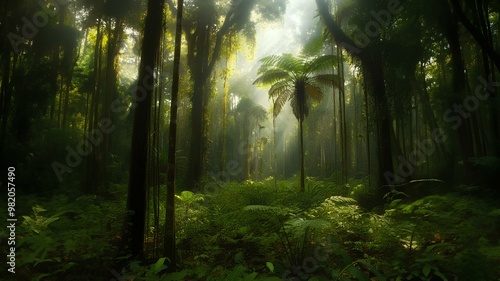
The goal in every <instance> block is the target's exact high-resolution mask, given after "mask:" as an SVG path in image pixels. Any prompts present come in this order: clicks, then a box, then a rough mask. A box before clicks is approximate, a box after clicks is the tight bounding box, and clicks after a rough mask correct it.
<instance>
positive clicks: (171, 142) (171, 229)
mask: <svg viewBox="0 0 500 281" xmlns="http://www.w3.org/2000/svg"><path fill="white" fill-rule="evenodd" d="M183 2H184V1H183V0H179V2H178V3H177V5H178V7H177V25H176V29H175V49H174V73H173V79H172V100H171V103H170V129H169V137H168V164H167V202H166V203H167V205H166V206H167V208H166V215H165V244H164V245H165V246H164V254H165V256H166V257H167V258H168V259H169V262H168V263H167V264H168V271H169V272H173V271H175V269H176V258H175V253H176V250H175V249H176V247H175V159H176V157H175V156H176V147H177V107H178V106H177V103H178V100H179V98H178V96H179V65H180V57H181V39H182V38H181V35H182V10H183V5H184V4H183Z"/></svg>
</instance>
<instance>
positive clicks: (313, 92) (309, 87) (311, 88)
mask: <svg viewBox="0 0 500 281" xmlns="http://www.w3.org/2000/svg"><path fill="white" fill-rule="evenodd" d="M306 94H307V95H308V96H310V97H311V98H313V99H314V100H316V101H321V100H322V99H323V92H322V91H321V89H320V88H319V87H318V86H316V85H313V84H311V83H308V84H306Z"/></svg>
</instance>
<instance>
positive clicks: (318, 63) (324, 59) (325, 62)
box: [305, 55, 337, 73]
mask: <svg viewBox="0 0 500 281" xmlns="http://www.w3.org/2000/svg"><path fill="white" fill-rule="evenodd" d="M336 63H337V56H334V55H324V56H319V57H315V58H313V59H312V60H310V61H308V62H307V63H306V64H305V73H315V72H320V71H324V70H331V69H332V65H335V64H336Z"/></svg>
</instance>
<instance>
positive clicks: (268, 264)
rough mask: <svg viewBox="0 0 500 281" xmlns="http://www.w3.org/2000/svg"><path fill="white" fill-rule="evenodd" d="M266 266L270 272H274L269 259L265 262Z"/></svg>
mask: <svg viewBox="0 0 500 281" xmlns="http://www.w3.org/2000/svg"><path fill="white" fill-rule="evenodd" d="M266 266H267V268H269V270H270V271H271V272H274V264H273V263H272V262H269V261H268V262H266Z"/></svg>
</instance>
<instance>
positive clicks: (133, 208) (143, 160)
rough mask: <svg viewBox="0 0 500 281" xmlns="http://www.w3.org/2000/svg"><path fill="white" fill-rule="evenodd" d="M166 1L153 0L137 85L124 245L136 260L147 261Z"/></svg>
mask: <svg viewBox="0 0 500 281" xmlns="http://www.w3.org/2000/svg"><path fill="white" fill-rule="evenodd" d="M163 6H164V0H149V1H148V8H147V16H146V19H145V27H144V38H143V43H142V50H141V63H140V66H139V77H138V78H139V79H138V81H137V83H138V85H137V91H136V100H135V102H134V105H135V106H136V108H135V114H134V124H133V132H132V144H131V158H130V172H129V184H128V197H127V220H126V226H125V227H126V230H125V235H124V239H123V241H124V242H125V243H126V244H125V245H124V248H123V249H126V248H125V246H128V251H130V253H131V254H132V258H133V259H134V258H138V259H143V258H144V252H143V247H144V227H145V216H146V208H145V206H146V171H147V167H146V165H147V151H148V143H149V141H148V138H149V131H150V130H149V119H150V112H151V100H152V93H153V85H154V83H153V82H151V81H152V80H154V77H153V75H152V74H150V71H151V69H153V70H154V68H155V67H156V62H157V56H158V50H159V47H160V38H161V32H162V30H163V29H162V26H163Z"/></svg>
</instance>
